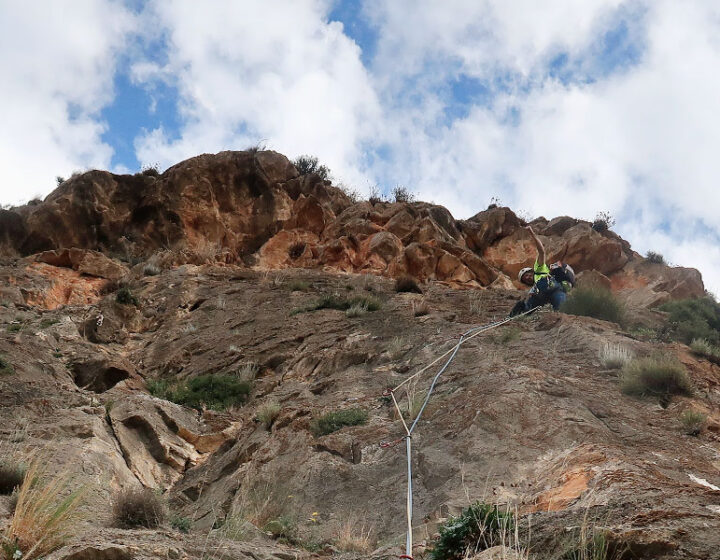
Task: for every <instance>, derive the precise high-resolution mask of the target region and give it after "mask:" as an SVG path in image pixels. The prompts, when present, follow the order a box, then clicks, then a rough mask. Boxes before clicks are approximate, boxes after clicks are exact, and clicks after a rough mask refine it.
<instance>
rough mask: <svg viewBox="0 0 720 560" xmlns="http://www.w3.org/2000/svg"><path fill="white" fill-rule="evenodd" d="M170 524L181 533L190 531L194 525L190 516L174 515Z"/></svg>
mask: <svg viewBox="0 0 720 560" xmlns="http://www.w3.org/2000/svg"><path fill="white" fill-rule="evenodd" d="M170 526H171V527H172V528H173V529H175V530H177V531H180V532H181V533H189V532H190V528H191V527H192V521H190V519H189V518H188V517H181V516H179V515H173V516H172V517H171V518H170Z"/></svg>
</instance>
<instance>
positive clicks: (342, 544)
mask: <svg viewBox="0 0 720 560" xmlns="http://www.w3.org/2000/svg"><path fill="white" fill-rule="evenodd" d="M335 546H336V547H337V548H338V550H341V551H342V552H364V553H368V552H370V551H371V550H372V549H373V547H374V546H375V541H374V539H373V527H372V526H367V525H365V523H363V522H360V521H358V520H356V519H353V518H350V519H348V520H346V521H345V522H343V524H342V525H340V527H339V528H338V530H337V532H336V533H335Z"/></svg>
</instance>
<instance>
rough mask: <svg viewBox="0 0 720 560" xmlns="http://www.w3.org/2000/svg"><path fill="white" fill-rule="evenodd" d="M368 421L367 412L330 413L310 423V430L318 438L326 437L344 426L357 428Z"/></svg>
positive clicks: (351, 409)
mask: <svg viewBox="0 0 720 560" xmlns="http://www.w3.org/2000/svg"><path fill="white" fill-rule="evenodd" d="M367 421H368V413H367V410H363V409H362V408H348V409H345V410H338V411H337V412H328V413H327V414H324V415H322V416H320V417H318V418H315V419H314V420H313V421H312V422H311V423H310V429H311V430H312V432H313V434H315V435H316V436H325V435H327V434H331V433H333V432H337V431H338V430H339V429H340V428H343V427H344V426H357V425H359V424H365V423H367Z"/></svg>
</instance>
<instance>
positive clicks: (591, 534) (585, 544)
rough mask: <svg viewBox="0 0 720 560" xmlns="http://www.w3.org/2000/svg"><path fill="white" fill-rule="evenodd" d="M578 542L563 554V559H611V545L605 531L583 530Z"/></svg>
mask: <svg viewBox="0 0 720 560" xmlns="http://www.w3.org/2000/svg"><path fill="white" fill-rule="evenodd" d="M576 538H577V540H576V542H575V543H574V544H573V545H572V546H571V547H570V549H569V550H567V552H565V554H563V556H562V560H611V559H612V558H617V556H616V555H615V554H612V555H611V552H610V546H609V542H608V539H607V536H606V535H605V533H603V532H600V531H595V530H592V531H586V530H585V529H584V528H583V529H582V530H581V534H580V536H579V537H576Z"/></svg>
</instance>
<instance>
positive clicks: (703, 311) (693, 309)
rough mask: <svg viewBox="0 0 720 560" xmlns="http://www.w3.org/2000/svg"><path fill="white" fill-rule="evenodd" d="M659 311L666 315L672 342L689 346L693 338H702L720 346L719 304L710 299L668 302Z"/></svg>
mask: <svg viewBox="0 0 720 560" xmlns="http://www.w3.org/2000/svg"><path fill="white" fill-rule="evenodd" d="M660 310H661V311H666V312H667V313H668V327H667V332H668V334H669V336H670V337H671V338H672V339H673V340H679V341H681V342H684V343H685V344H690V343H691V342H692V340H693V339H695V338H703V339H705V340H707V341H708V342H709V343H710V344H713V345H718V344H720V304H718V303H717V302H716V301H714V300H713V299H712V298H710V297H701V298H696V299H682V300H675V301H670V302H668V303H665V304H663V305H661V306H660Z"/></svg>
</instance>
